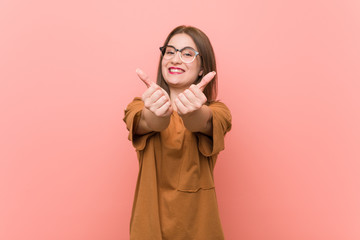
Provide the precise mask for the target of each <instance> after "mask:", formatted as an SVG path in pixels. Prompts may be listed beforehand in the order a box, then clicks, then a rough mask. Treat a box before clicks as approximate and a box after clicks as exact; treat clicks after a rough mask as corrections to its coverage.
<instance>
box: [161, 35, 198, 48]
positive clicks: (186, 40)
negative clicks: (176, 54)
mask: <svg viewBox="0 0 360 240" xmlns="http://www.w3.org/2000/svg"><path fill="white" fill-rule="evenodd" d="M168 45H172V46H174V47H176V48H178V49H182V48H184V47H192V48H193V49H195V50H197V47H196V45H195V42H194V41H193V40H192V38H191V37H190V36H189V35H187V34H186V33H178V34H176V35H174V36H172V38H170V41H169V43H168Z"/></svg>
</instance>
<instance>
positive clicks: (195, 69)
mask: <svg viewBox="0 0 360 240" xmlns="http://www.w3.org/2000/svg"><path fill="white" fill-rule="evenodd" d="M168 45H171V46H174V47H175V48H177V49H183V48H184V47H191V48H193V49H195V50H196V51H199V50H198V49H197V47H196V45H195V43H194V41H193V40H192V38H191V37H190V36H189V35H187V34H186V33H179V34H176V35H174V36H173V37H172V38H171V39H170V41H169V43H168ZM161 70H162V75H163V77H164V79H165V81H166V83H167V84H168V85H169V87H170V89H171V88H179V89H186V88H188V87H190V85H191V84H193V83H194V82H195V81H196V80H197V79H198V76H201V75H202V72H203V71H202V68H201V60H200V57H199V56H197V57H196V58H195V60H194V61H193V62H191V63H183V62H182V61H181V59H180V54H179V53H178V52H176V54H175V55H174V57H173V58H171V59H164V58H163V59H162V62H161Z"/></svg>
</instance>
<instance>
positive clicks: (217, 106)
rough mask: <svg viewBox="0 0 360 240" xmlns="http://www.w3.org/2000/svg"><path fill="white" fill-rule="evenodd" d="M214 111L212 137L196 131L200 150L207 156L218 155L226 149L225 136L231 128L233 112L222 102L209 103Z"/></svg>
mask: <svg viewBox="0 0 360 240" xmlns="http://www.w3.org/2000/svg"><path fill="white" fill-rule="evenodd" d="M209 108H210V109H211V111H212V126H213V134H212V137H210V136H207V135H205V134H202V133H196V135H197V138H198V146H199V151H200V152H201V154H202V155H204V156H205V157H210V156H214V155H217V154H218V153H219V152H220V151H222V150H224V147H225V146H224V137H225V134H226V133H227V132H229V131H230V129H231V113H230V110H229V109H228V108H227V107H226V105H225V104H224V103H222V102H213V103H211V104H210V105H209Z"/></svg>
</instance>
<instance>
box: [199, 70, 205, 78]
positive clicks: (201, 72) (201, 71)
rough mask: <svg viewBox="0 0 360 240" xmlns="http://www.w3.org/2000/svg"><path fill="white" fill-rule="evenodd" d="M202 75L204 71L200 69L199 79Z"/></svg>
mask: <svg viewBox="0 0 360 240" xmlns="http://www.w3.org/2000/svg"><path fill="white" fill-rule="evenodd" d="M203 73H204V70H203V68H201V69H200V72H199V77H201V76H202V75H203Z"/></svg>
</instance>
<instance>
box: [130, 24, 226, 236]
mask: <svg viewBox="0 0 360 240" xmlns="http://www.w3.org/2000/svg"><path fill="white" fill-rule="evenodd" d="M160 50H161V56H160V62H159V68H158V77H157V83H154V82H152V81H151V80H150V79H149V78H148V76H147V75H146V74H145V73H144V72H143V71H142V70H140V69H137V70H136V72H137V74H138V76H139V78H140V79H141V80H142V81H143V82H144V83H145V85H146V86H147V89H146V90H145V92H144V93H143V95H142V98H135V99H134V100H133V101H132V102H131V103H130V104H129V105H128V106H127V108H126V110H125V117H124V121H125V123H126V126H127V129H128V130H129V140H130V141H132V143H133V146H134V147H135V149H136V151H137V156H138V159H139V167H140V168H139V175H138V179H137V185H136V190H135V197H134V203H133V209H132V216H131V221H130V239H131V240H164V239H167V240H222V239H224V234H223V231H222V227H221V222H220V218H219V212H218V206H217V200H216V193H215V187H214V178H213V170H214V166H215V163H216V159H217V156H218V154H219V152H220V151H221V150H223V149H224V136H225V134H226V132H228V131H229V130H230V128H231V113H230V111H229V109H228V108H227V107H226V106H225V105H224V104H223V103H221V102H219V101H215V100H216V93H217V75H216V72H215V71H216V63H215V55H214V52H213V48H212V46H211V43H210V41H209V39H208V37H207V36H206V35H205V34H204V33H203V32H202V31H201V30H199V29H197V28H195V27H189V26H179V27H177V28H175V29H174V30H173V31H172V32H171V33H170V34H169V36H168V37H167V38H166V40H165V43H164V45H163V47H161V48H160Z"/></svg>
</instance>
